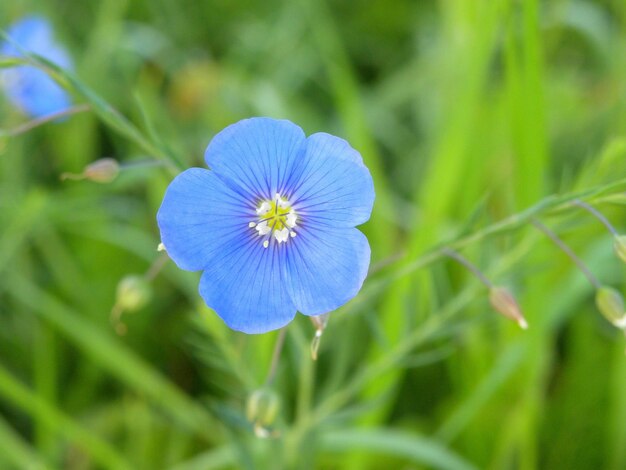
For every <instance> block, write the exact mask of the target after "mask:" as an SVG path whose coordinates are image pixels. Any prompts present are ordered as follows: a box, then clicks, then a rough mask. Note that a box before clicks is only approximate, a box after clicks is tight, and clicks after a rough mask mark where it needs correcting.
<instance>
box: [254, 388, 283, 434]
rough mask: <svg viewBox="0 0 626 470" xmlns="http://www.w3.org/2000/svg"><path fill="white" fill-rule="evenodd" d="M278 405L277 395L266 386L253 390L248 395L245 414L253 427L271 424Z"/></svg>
mask: <svg viewBox="0 0 626 470" xmlns="http://www.w3.org/2000/svg"><path fill="white" fill-rule="evenodd" d="M279 407H280V403H279V399H278V395H276V393H274V392H273V391H271V390H269V389H267V388H261V389H259V390H255V391H254V392H252V394H251V395H250V396H249V397H248V403H247V404H246V416H247V418H248V420H249V421H250V422H251V423H252V424H254V426H255V427H257V426H258V427H261V428H265V427H266V426H270V425H272V423H274V420H275V419H276V415H277V414H278V409H279Z"/></svg>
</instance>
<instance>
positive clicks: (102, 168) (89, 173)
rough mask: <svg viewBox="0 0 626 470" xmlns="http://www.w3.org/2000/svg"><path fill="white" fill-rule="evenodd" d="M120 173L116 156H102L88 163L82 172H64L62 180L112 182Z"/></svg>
mask: <svg viewBox="0 0 626 470" xmlns="http://www.w3.org/2000/svg"><path fill="white" fill-rule="evenodd" d="M119 173H120V165H119V163H117V160H115V159H114V158H101V159H99V160H96V161H95V162H93V163H91V164H89V165H87V166H86V167H85V169H84V170H83V172H82V173H80V174H75V173H63V174H62V175H61V179H62V180H66V179H71V180H83V179H87V180H91V181H95V182H96V183H110V182H111V181H113V180H114V179H115V178H117V175H119Z"/></svg>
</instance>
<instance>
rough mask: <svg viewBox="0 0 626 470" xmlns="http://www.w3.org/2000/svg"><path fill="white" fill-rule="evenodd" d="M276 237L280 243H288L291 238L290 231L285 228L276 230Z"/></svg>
mask: <svg viewBox="0 0 626 470" xmlns="http://www.w3.org/2000/svg"><path fill="white" fill-rule="evenodd" d="M274 237H275V238H276V240H277V241H278V243H283V242H286V241H287V240H288V238H289V229H288V228H284V229H282V230H276V231H275V232H274Z"/></svg>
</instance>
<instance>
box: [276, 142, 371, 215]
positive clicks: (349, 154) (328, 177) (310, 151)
mask: <svg viewBox="0 0 626 470" xmlns="http://www.w3.org/2000/svg"><path fill="white" fill-rule="evenodd" d="M302 161H303V168H301V169H300V171H301V175H300V176H299V178H298V179H297V180H295V181H294V182H293V183H292V185H291V187H290V188H289V189H288V191H287V196H288V197H289V200H290V201H292V203H293V208H294V209H295V210H296V212H297V213H298V216H299V217H300V219H301V221H302V222H303V223H305V222H306V223H310V224H316V225H319V224H321V225H330V226H334V227H354V226H355V225H359V224H362V223H364V222H366V221H367V220H368V219H369V217H370V214H371V212H372V206H373V204H374V197H375V194H374V183H373V181H372V176H371V175H370V172H369V170H368V169H367V167H365V165H363V160H362V159H361V155H360V154H359V153H358V152H357V151H356V150H354V149H353V148H352V147H350V144H348V142H346V141H345V140H343V139H340V138H339V137H335V136H332V135H329V134H324V133H318V134H313V135H312V136H310V137H309V138H308V139H307V141H306V147H305V155H304V158H303V160H302Z"/></svg>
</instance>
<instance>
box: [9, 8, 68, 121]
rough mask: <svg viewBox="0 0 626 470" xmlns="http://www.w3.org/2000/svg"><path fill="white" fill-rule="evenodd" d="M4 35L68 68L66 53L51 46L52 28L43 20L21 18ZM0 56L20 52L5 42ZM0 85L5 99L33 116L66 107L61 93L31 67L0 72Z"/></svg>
mask: <svg viewBox="0 0 626 470" xmlns="http://www.w3.org/2000/svg"><path fill="white" fill-rule="evenodd" d="M8 35H9V37H10V38H11V39H12V40H13V41H15V42H16V43H17V44H19V46H20V47H22V48H23V49H25V50H27V51H29V52H34V53H35V54H38V55H40V56H42V57H45V58H46V59H48V60H50V61H51V62H54V63H55V64H57V65H59V66H60V67H63V68H71V67H72V61H71V59H70V57H69V55H68V54H67V52H66V51H65V50H64V49H63V48H62V47H61V46H59V45H58V44H57V43H55V41H54V38H53V32H52V28H51V26H50V24H49V23H48V21H47V20H46V19H45V18H43V17H39V16H28V17H25V18H22V19H21V20H19V21H18V22H16V23H15V24H13V25H12V26H11V28H10V29H9V31H8ZM0 53H1V54H2V55H5V56H12V57H20V56H22V53H21V51H20V50H19V49H18V48H17V47H16V46H14V45H13V44H11V43H9V42H5V43H4V44H3V45H2V48H1V49H0ZM0 84H1V85H2V88H3V89H4V91H5V93H6V95H7V97H8V98H9V100H10V101H11V102H12V103H13V104H14V105H15V106H16V107H18V108H20V109H21V110H22V111H23V112H25V113H26V114H28V115H30V116H33V117H39V116H43V115H46V114H50V113H54V112H58V111H62V110H64V109H66V108H68V107H69V106H70V98H69V96H68V94H67V93H66V92H65V90H63V88H61V87H60V86H59V85H58V84H57V83H56V82H55V81H54V80H52V79H51V78H50V77H49V76H48V75H46V73H45V72H43V71H42V70H39V69H38V68H35V67H30V66H20V67H14V68H10V69H6V70H3V71H2V72H1V74H0Z"/></svg>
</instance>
